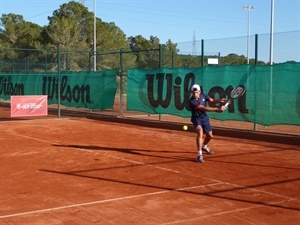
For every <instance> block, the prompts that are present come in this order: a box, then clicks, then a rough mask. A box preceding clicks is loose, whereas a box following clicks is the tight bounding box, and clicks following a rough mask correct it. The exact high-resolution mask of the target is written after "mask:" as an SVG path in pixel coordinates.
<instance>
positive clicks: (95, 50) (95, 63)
mask: <svg viewBox="0 0 300 225" xmlns="http://www.w3.org/2000/svg"><path fill="white" fill-rule="evenodd" d="M96 42H97V40H96V0H94V71H96V69H97V68H96V65H97V57H96V52H97V49H96Z"/></svg>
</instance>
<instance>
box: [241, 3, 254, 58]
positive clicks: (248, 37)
mask: <svg viewBox="0 0 300 225" xmlns="http://www.w3.org/2000/svg"><path fill="white" fill-rule="evenodd" d="M243 8H244V10H247V11H248V34H247V64H249V52H250V10H253V9H254V6H250V5H244V6H243Z"/></svg>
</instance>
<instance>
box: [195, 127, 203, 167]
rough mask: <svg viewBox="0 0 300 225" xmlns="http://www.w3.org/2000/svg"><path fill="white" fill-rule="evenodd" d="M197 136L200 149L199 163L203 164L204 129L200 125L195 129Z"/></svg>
mask: <svg viewBox="0 0 300 225" xmlns="http://www.w3.org/2000/svg"><path fill="white" fill-rule="evenodd" d="M195 130H196V133H197V136H196V145H197V149H198V156H197V162H200V163H203V162H204V159H203V155H202V146H203V129H202V127H201V126H200V125H198V126H197V127H195Z"/></svg>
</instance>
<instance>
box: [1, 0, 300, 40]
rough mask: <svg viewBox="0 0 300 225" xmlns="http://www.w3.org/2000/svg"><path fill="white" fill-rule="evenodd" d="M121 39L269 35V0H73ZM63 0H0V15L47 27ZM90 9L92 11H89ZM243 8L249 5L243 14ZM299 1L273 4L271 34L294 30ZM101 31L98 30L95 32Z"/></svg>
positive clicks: (299, 23) (298, 26)
mask: <svg viewBox="0 0 300 225" xmlns="http://www.w3.org/2000/svg"><path fill="white" fill-rule="evenodd" d="M76 1H78V2H80V3H82V4H83V5H84V6H85V7H87V8H88V10H89V11H91V12H95V14H96V17H98V18H100V19H102V20H103V21H104V22H114V23H115V25H116V26H118V27H119V28H120V29H121V30H122V31H123V32H124V33H125V35H126V36H127V37H129V36H136V35H142V36H143V37H144V38H146V39H148V40H149V38H150V36H151V35H152V36H156V37H157V38H159V40H160V43H161V44H164V43H166V42H167V41H168V40H169V39H170V40H171V41H172V42H173V43H182V42H192V41H193V40H201V39H204V40H209V39H222V38H231V37H247V36H248V32H249V31H250V33H249V35H255V34H270V30H271V2H272V0H76ZM68 2H69V1H68V0H0V14H1V15H2V14H8V13H14V14H18V15H22V16H23V17H24V20H25V21H29V22H33V23H36V24H38V25H40V26H44V25H48V23H49V21H48V16H51V15H52V13H53V11H54V10H57V9H59V8H60V6H61V5H62V4H65V3H68ZM94 5H96V7H94ZM244 5H248V6H254V9H252V10H245V9H244V8H243V6H244ZM299 12H300V0H274V14H273V18H274V23H273V27H274V29H273V32H274V33H279V32H288V31H299V30H300V13H299ZM98 32H101V31H97V33H98Z"/></svg>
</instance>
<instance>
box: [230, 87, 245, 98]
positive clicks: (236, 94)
mask: <svg viewBox="0 0 300 225" xmlns="http://www.w3.org/2000/svg"><path fill="white" fill-rule="evenodd" d="M244 90H245V89H244V88H242V87H237V88H235V89H233V90H232V92H231V94H230V95H231V98H237V97H239V96H240V95H242V94H243V93H244Z"/></svg>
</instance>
